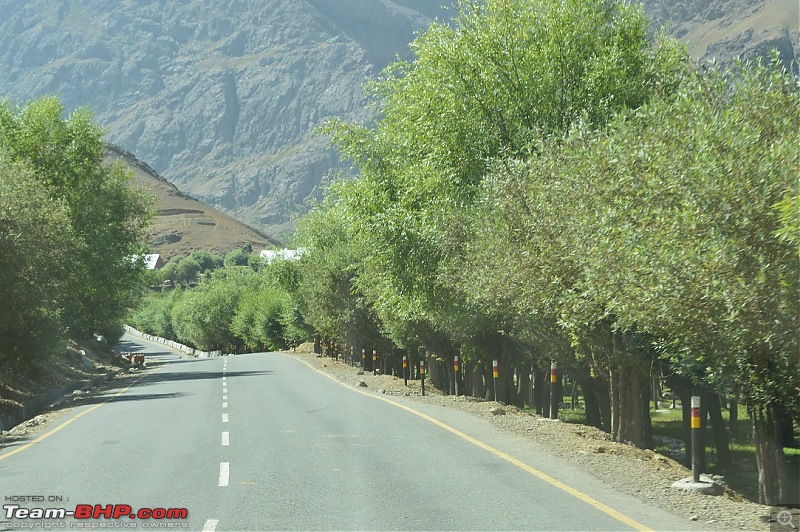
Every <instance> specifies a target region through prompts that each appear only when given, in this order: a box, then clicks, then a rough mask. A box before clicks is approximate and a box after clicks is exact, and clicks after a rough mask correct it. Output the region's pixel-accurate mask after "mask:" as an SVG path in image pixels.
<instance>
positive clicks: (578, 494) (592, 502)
mask: <svg viewBox="0 0 800 532" xmlns="http://www.w3.org/2000/svg"><path fill="white" fill-rule="evenodd" d="M289 356H291V355H289ZM292 358H294V359H295V360H297V361H299V362H302V363H303V364H305V365H306V366H308V367H309V368H311V369H313V370H314V371H316V372H317V373H320V374H322V375H324V376H325V377H327V378H329V379H330V380H332V381H334V382H337V383H339V384H341V385H342V386H345V387H347V388H349V389H350V390H352V391H354V392H357V393H360V394H361V395H365V396H367V397H371V398H373V399H377V400H379V401H383V402H385V403H389V404H390V405H394V406H396V407H397V408H402V409H403V410H405V411H407V412H410V413H412V414H414V415H416V416H419V417H421V418H422V419H424V420H425V421H430V422H431V423H433V424H434V425H436V426H437V427H441V428H443V429H444V430H446V431H448V432H450V433H452V434H455V435H456V436H458V437H459V438H462V439H464V440H466V441H468V442H470V443H471V444H473V445H476V446H478V447H480V448H481V449H483V450H485V451H488V452H490V453H492V454H493V455H495V456H497V457H499V458H502V459H503V460H506V461H507V462H510V463H512V464H514V465H515V466H517V467H518V468H520V469H522V470H523V471H526V472H528V473H530V474H531V475H533V476H535V477H538V478H539V479H541V480H543V481H545V482H547V483H548V484H550V485H551V486H554V487H556V488H558V489H560V490H562V491H564V492H566V493H568V494H570V495H572V496H573V497H575V498H577V499H580V500H582V501H583V502H585V503H586V504H588V505H589V506H592V507H594V508H597V509H598V510H600V511H601V512H603V513H604V514H606V515H608V516H611V517H613V518H614V519H616V520H617V521H620V522H621V523H624V524H626V525H628V526H629V527H631V528H633V529H635V530H639V531H642V532H644V531H651V530H653V529H652V528H650V527H648V526H646V525H643V524H642V523H640V522H638V521H636V520H635V519H632V518H630V517H628V516H627V515H625V514H623V513H620V512H618V511H617V510H615V509H613V508H611V507H610V506H608V505H606V504H603V503H602V502H600V501H598V500H597V499H593V498H592V497H590V496H589V495H586V494H585V493H583V492H582V491H580V490H577V489H575V488H573V487H571V486H568V485H566V484H564V483H563V482H561V481H560V480H556V479H555V478H553V477H551V476H550V475H548V474H546V473H543V472H541V471H539V470H538V469H536V468H535V467H532V466H529V465H528V464H526V463H525V462H523V461H522V460H519V459H518V458H514V457H513V456H511V455H509V454H506V453H504V452H503V451H501V450H499V449H495V448H494V447H492V446H491V445H489V444H487V443H484V442H482V441H480V440H477V439H475V438H473V437H472V436H470V435H468V434H464V433H463V432H461V431H460V430H458V429H455V428H453V427H451V426H450V425H447V424H445V423H443V422H441V421H439V420H438V419H435V418H432V417H431V416H429V415H427V414H424V413H422V412H420V411H418V410H414V409H413V408H411V407H409V406H406V405H403V404H400V403H397V402H395V401H392V400H391V399H387V398H386V397H380V396H377V395H373V394H371V393H368V392H365V391H362V390H359V389H358V388H354V387H353V386H350V385H349V384H347V383H345V382H342V381H340V380H339V379H337V378H336V377H334V376H332V375H329V374H328V373H325V372H324V371H322V370H320V369H317V368H315V367H314V366H312V365H311V364H309V363H308V362H306V361H305V360H302V359H300V358H296V357H294V356H292ZM0 459H2V457H0Z"/></svg>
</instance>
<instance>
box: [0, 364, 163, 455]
mask: <svg viewBox="0 0 800 532" xmlns="http://www.w3.org/2000/svg"><path fill="white" fill-rule="evenodd" d="M162 367H164V366H162ZM160 369H161V368H157V369H155V370H153V371H151V372H150V373H155V372H156V371H158V370H160ZM142 377H144V375H142V376H140V377H139V378H138V379H136V380H135V381H133V382H132V383H131V384H129V385H128V386H127V387H126V388H124V389H122V390H120V391H119V392H117V393H115V394H114V395H112V396H111V397H109V398H108V399H106V400H105V401H103V402H102V403H99V404H96V405H94V406H93V407H91V408H89V409H87V410H84V411H83V412H81V413H80V414H76V415H74V416H72V417H71V418H69V419H68V420H66V421H65V422H64V423H62V424H61V425H59V426H57V427H56V428H54V429H53V430H51V431H49V432H46V433H44V434H42V435H41V436H39V437H38V438H36V439H35V440H33V441H31V442H28V443H26V444H25V445H23V446H22V447H18V448H16V449H14V450H13V451H9V452H7V453H5V454H0V461H2V460H5V459H6V458H8V457H10V456H14V455H15V454H17V453H21V452H22V451H24V450H25V449H28V448H30V447H33V446H34V445H36V444H37V443H40V442H41V441H43V440H45V439H47V438H49V437H50V436H52V435H53V434H55V433H56V432H58V431H59V430H61V429H63V428H64V427H66V426H67V425H69V424H70V423H72V422H73V421H75V420H77V419H78V418H80V417H82V416H85V415H86V414H88V413H89V412H91V411H92V410H97V409H98V408H100V407H101V406H103V405H104V404H106V403H108V402H110V401H113V400H114V399H116V398H117V397H119V396H120V395H122V394H123V393H125V392H127V391H128V390H130V389H131V388H132V387H133V386H136V384H138V383H139V381H140V380H141V379H142Z"/></svg>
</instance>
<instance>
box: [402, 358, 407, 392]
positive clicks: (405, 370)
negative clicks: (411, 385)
mask: <svg viewBox="0 0 800 532" xmlns="http://www.w3.org/2000/svg"><path fill="white" fill-rule="evenodd" d="M403 384H404V385H406V386H408V357H407V356H406V355H403Z"/></svg>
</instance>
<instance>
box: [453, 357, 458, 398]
mask: <svg viewBox="0 0 800 532" xmlns="http://www.w3.org/2000/svg"><path fill="white" fill-rule="evenodd" d="M458 370H459V365H458V355H456V356H454V357H453V379H454V380H455V383H456V397H458Z"/></svg>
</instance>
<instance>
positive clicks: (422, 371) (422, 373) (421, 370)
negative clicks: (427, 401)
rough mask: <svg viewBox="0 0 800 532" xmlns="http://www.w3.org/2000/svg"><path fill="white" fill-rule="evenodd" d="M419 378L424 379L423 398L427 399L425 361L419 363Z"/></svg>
mask: <svg viewBox="0 0 800 532" xmlns="http://www.w3.org/2000/svg"><path fill="white" fill-rule="evenodd" d="M419 377H420V379H422V397H425V359H424V358H423V359H422V360H420V361H419Z"/></svg>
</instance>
